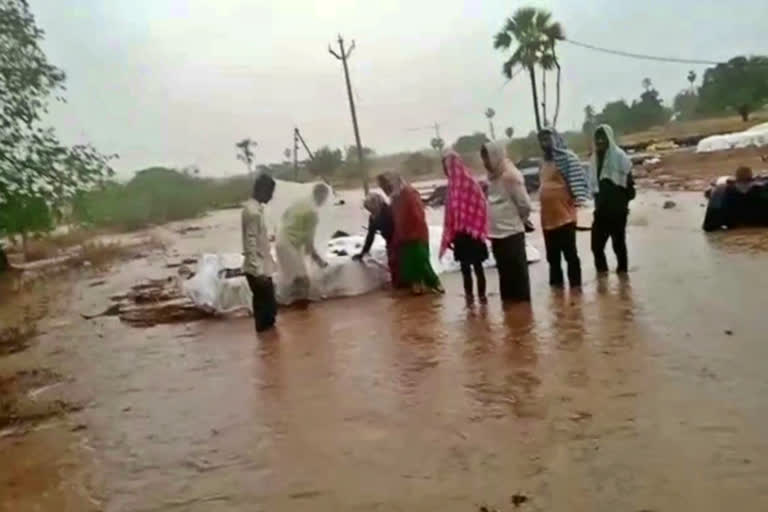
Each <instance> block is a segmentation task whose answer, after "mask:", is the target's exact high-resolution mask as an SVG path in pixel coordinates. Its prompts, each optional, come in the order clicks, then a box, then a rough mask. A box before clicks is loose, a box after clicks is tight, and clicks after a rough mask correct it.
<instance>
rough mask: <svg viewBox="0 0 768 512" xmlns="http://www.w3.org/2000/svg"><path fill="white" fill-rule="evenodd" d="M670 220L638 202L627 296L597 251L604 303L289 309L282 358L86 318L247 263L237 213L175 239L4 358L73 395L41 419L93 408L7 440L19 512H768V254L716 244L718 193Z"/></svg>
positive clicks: (593, 284) (5, 496) (84, 286)
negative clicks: (122, 295) (139, 294)
mask: <svg viewBox="0 0 768 512" xmlns="http://www.w3.org/2000/svg"><path fill="white" fill-rule="evenodd" d="M666 199H668V198H667V197H663V196H661V195H658V194H654V193H646V194H642V195H641V197H640V198H639V200H638V201H637V204H635V205H634V208H633V209H634V211H633V215H632V220H631V223H630V224H631V226H630V229H629V239H630V251H631V253H630V254H631V258H632V260H631V264H630V265H631V268H632V271H631V273H630V276H629V278H628V279H625V280H620V279H618V278H617V277H616V276H615V275H612V276H610V277H609V278H608V279H606V280H604V281H598V280H596V278H595V276H594V271H593V270H592V264H591V258H590V254H589V234H588V233H580V234H579V235H578V236H579V246H580V250H581V255H582V260H583V264H584V271H585V280H586V283H585V286H584V291H583V293H581V294H577V293H569V292H567V291H566V292H561V293H558V292H552V291H550V290H549V288H548V287H547V286H546V279H547V275H546V274H547V267H546V264H545V263H543V262H542V263H539V264H535V265H533V266H531V275H532V285H533V302H532V306H531V307H512V308H509V309H507V310H504V309H502V308H501V306H500V305H499V304H498V298H497V297H496V296H495V295H494V296H492V297H491V301H490V302H491V304H490V305H489V306H488V307H487V308H474V309H467V308H466V307H465V306H464V304H463V299H462V297H461V291H460V290H461V284H460V279H458V276H447V277H445V279H444V283H445V285H446V288H447V294H446V295H445V296H444V297H434V298H410V297H393V296H391V295H390V294H388V293H379V294H374V295H371V296H367V297H362V298H354V299H345V300H336V301H329V302H326V303H323V304H316V305H314V306H313V307H311V308H310V309H309V310H308V311H306V312H303V311H288V312H286V313H284V314H282V315H281V317H280V324H279V330H278V332H277V333H276V334H275V335H273V336H270V337H267V338H265V339H262V340H258V339H257V338H256V337H255V335H254V333H253V330H252V323H251V320H250V319H248V318H234V319H227V320H221V321H206V322H198V323H193V324H186V325H172V326H168V325H166V326H158V327H154V328H151V329H134V328H130V327H127V326H125V325H121V324H120V323H119V321H118V320H117V319H114V318H100V319H96V320H91V321H85V320H82V319H78V317H77V313H78V312H81V311H86V310H92V309H93V308H95V307H97V306H99V305H100V304H103V303H104V302H105V301H106V297H108V296H109V295H110V294H112V293H118V292H121V291H124V290H125V289H126V288H127V286H128V285H130V284H132V283H133V282H135V280H137V279H138V277H139V276H142V277H161V276H163V275H166V274H167V273H169V272H171V271H169V270H166V269H164V268H163V267H164V263H165V261H166V260H167V259H168V258H177V257H182V256H184V255H186V254H192V253H194V252H197V251H200V250H237V248H238V245H237V244H238V243H239V242H238V237H239V226H238V225H237V221H238V213H237V212H231V211H229V212H228V211H225V212H218V213H216V214H215V215H213V216H211V217H209V218H207V219H205V220H204V221H203V222H201V223H198V224H201V225H203V226H204V227H205V226H207V228H206V229H204V230H201V231H195V232H189V233H187V234H186V235H184V236H181V235H178V234H175V232H174V229H176V228H177V226H170V227H168V228H166V229H165V231H164V233H165V236H166V237H167V238H168V239H169V240H170V241H171V242H172V244H173V246H172V248H171V250H170V251H169V252H170V253H171V255H170V256H169V255H163V254H152V255H149V256H148V257H147V258H144V259H140V260H135V261H133V262H130V263H128V264H126V265H123V266H121V267H120V268H118V269H114V270H113V271H112V272H110V273H108V274H107V275H106V281H107V282H106V284H104V285H103V286H98V287H93V288H92V287H90V286H89V285H88V280H82V281H81V282H79V283H77V284H75V285H74V287H73V289H72V291H71V292H68V293H69V295H68V296H67V300H68V302H69V304H70V307H71V310H70V311H69V312H68V313H66V314H62V315H59V316H56V317H52V318H49V319H48V320H47V321H46V322H45V323H44V324H43V325H42V326H41V330H42V331H43V334H42V335H40V336H39V337H38V339H37V340H36V342H35V344H34V345H33V346H32V347H31V348H29V349H28V350H26V351H24V352H22V353H19V354H14V355H12V356H9V357H6V358H0V374H2V371H6V372H7V371H9V370H8V369H9V368H12V367H19V368H20V367H24V366H25V365H26V366H35V367H44V368H46V369H49V370H50V371H52V372H55V373H56V374H57V375H61V376H69V377H68V378H66V379H63V382H62V384H61V385H59V386H57V387H54V388H48V389H43V390H42V391H40V392H39V393H38V394H37V395H35V399H36V400H38V401H46V400H47V401H53V400H55V399H65V400H66V401H67V402H69V403H77V404H80V405H82V407H83V409H82V411H80V412H74V413H71V414H69V415H68V416H66V417H63V418H57V419H54V420H51V421H46V422H41V423H39V424H38V425H37V427H36V428H37V430H33V431H31V432H27V433H26V434H24V435H13V436H8V437H5V438H2V439H0V450H2V453H3V458H2V461H0V498H1V499H0V503H2V504H1V505H0V510H9V511H10V510H14V511H16V510H42V511H47V510H51V511H53V510H57V511H58V510H106V511H177V510H184V511H195V512H196V511H209V510H216V511H246V510H247V511H252V510H312V511H336V510H361V511H362V510H387V511H389V510H408V511H415V510H424V511H432V510H445V511H454V510H455V511H473V510H477V509H478V507H479V506H481V505H486V506H488V507H489V508H490V509H494V508H497V509H499V510H512V509H513V505H511V504H510V500H511V497H512V496H513V495H520V496H524V497H526V498H528V501H527V502H525V503H524V504H522V505H521V507H520V508H519V510H531V511H533V510H537V511H544V510H546V511H560V510H563V511H566V510H567V511H596V510H600V511H602V510H605V511H616V510H628V511H640V510H653V511H662V510H701V511H718V510H724V509H726V508H730V509H734V510H765V509H768V486H766V483H765V482H766V481H768V480H767V478H768V441H766V439H765V436H764V431H765V428H764V426H765V424H766V420H768V402H766V401H765V399H764V397H765V396H766V393H767V392H768V373H767V372H766V371H765V361H766V360H768V344H766V336H765V325H766V324H765V306H764V304H765V299H766V298H768V272H767V271H768V236H766V233H761V232H743V233H727V234H717V235H715V236H705V235H704V234H703V233H702V232H701V231H700V230H699V225H700V222H701V217H702V215H703V209H702V208H701V207H700V203H701V201H700V196H699V195H697V194H694V195H686V194H680V195H676V196H674V200H675V201H677V203H678V206H677V207H676V208H674V209H671V210H664V209H662V207H661V205H662V202H663V201H664V200H666ZM336 211H337V212H339V213H335V214H334V215H336V216H337V218H338V224H340V225H341V226H342V228H343V229H348V230H356V228H357V227H358V226H360V225H362V223H363V221H364V219H363V217H362V215H360V212H359V210H358V209H357V206H354V205H352V204H348V205H347V206H345V207H344V208H340V209H339V210H336ZM531 239H532V241H533V242H534V244H535V245H537V246H538V247H539V248H540V249H543V244H542V241H541V238H540V234H539V233H536V234H534V235H533V236H532V238H531ZM174 252H175V253H176V254H174ZM542 252H543V251H542ZM495 278H496V275H495V273H491V275H490V276H489V282H490V283H491V290H492V291H495V290H496V283H495Z"/></svg>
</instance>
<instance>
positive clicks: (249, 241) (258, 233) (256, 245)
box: [242, 199, 276, 276]
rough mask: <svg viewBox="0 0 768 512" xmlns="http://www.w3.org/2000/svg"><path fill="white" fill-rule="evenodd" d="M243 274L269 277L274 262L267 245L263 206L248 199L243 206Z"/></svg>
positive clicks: (273, 268) (273, 271)
mask: <svg viewBox="0 0 768 512" xmlns="http://www.w3.org/2000/svg"><path fill="white" fill-rule="evenodd" d="M242 219H243V255H244V256H245V258H244V260H243V272H245V273H246V274H250V275H252V276H271V275H272V274H274V273H275V270H276V266H275V260H274V259H273V258H272V250H271V247H270V244H269V232H268V230H267V223H266V219H265V214H264V204H262V203H260V202H258V201H256V200H255V199H249V200H248V201H247V202H246V203H245V206H243V214H242Z"/></svg>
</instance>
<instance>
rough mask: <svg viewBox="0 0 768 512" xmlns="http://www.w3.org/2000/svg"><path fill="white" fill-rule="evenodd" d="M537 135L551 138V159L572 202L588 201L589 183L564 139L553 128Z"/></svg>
mask: <svg viewBox="0 0 768 512" xmlns="http://www.w3.org/2000/svg"><path fill="white" fill-rule="evenodd" d="M539 134H548V135H549V136H550V137H552V159H553V160H554V161H555V165H556V166H557V170H558V171H560V174H561V175H562V176H563V179H564V180H565V184H566V185H568V190H569V191H570V193H571V197H572V198H573V200H574V201H575V202H576V203H582V202H584V201H586V200H588V199H589V182H588V181H587V173H586V172H585V171H584V166H583V165H581V160H580V159H579V157H578V155H576V153H574V152H573V151H571V150H570V149H568V144H567V143H566V142H565V139H564V138H563V136H562V135H560V134H559V133H558V132H557V130H555V129H554V128H544V129H543V130H541V131H540V132H539ZM545 158H546V155H545Z"/></svg>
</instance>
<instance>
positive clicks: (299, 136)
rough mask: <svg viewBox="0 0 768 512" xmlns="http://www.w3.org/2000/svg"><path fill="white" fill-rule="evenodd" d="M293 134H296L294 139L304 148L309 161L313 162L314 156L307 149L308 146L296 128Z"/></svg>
mask: <svg viewBox="0 0 768 512" xmlns="http://www.w3.org/2000/svg"><path fill="white" fill-rule="evenodd" d="M295 134H296V138H297V139H298V140H299V142H301V145H302V146H304V150H305V151H306V152H307V154H308V155H309V159H310V160H314V159H315V155H313V154H312V150H311V149H309V146H307V143H306V142H305V141H304V137H302V136H301V133H300V132H299V129H298V128H296V129H295Z"/></svg>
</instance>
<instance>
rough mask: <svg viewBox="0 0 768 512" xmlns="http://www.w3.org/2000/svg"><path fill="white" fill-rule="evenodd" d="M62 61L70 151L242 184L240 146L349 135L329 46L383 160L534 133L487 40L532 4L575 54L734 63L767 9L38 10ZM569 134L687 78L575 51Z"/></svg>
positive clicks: (748, 0)
mask: <svg viewBox="0 0 768 512" xmlns="http://www.w3.org/2000/svg"><path fill="white" fill-rule="evenodd" d="M30 3H31V5H32V9H33V12H34V13H35V15H36V16H37V21H38V24H39V25H40V26H41V27H42V28H44V29H45V31H46V34H47V35H46V41H45V48H46V51H47V52H48V55H49V58H50V60H51V61H52V62H53V63H54V64H56V65H58V66H59V67H61V68H63V69H64V70H65V71H66V72H67V75H68V81H67V93H66V96H67V99H68V103H67V104H66V105H57V106H56V107H55V108H54V109H53V111H52V122H53V124H54V125H55V126H56V127H57V128H58V129H59V132H60V134H61V136H62V138H64V139H65V140H66V141H67V142H70V143H74V142H82V141H90V142H92V143H94V144H95V145H96V146H97V147H98V148H99V149H100V150H102V151H104V152H110V153H112V152H115V153H119V154H120V160H119V161H118V162H117V164H116V166H115V167H116V169H118V172H120V174H123V175H126V176H127V175H130V173H131V172H132V171H134V170H137V169H140V168H143V167H147V166H151V165H169V166H184V165H193V164H194V165H198V166H200V167H201V169H202V170H203V172H204V173H205V174H208V175H219V176H221V175H228V174H235V173H238V172H241V171H242V169H241V165H242V164H240V163H239V162H238V161H237V160H235V157H234V148H233V145H234V143H235V142H236V141H237V140H240V139H242V138H244V137H251V138H253V139H255V140H257V141H258V143H259V147H258V149H257V151H256V157H257V160H258V161H259V162H268V161H274V160H277V159H279V158H281V155H282V152H283V150H284V149H285V148H286V147H288V146H290V145H291V144H292V129H293V127H294V126H299V128H300V129H301V130H302V133H303V134H304V135H305V137H306V139H307V142H308V143H309V144H310V145H311V146H313V147H319V146H321V145H326V144H329V145H332V146H346V145H349V144H352V143H353V141H354V136H353V132H352V126H351V122H350V117H349V108H348V104H347V98H346V91H345V88H344V78H343V72H342V68H341V63H340V62H339V61H337V60H335V59H334V58H333V57H332V56H331V55H330V54H329V53H328V49H327V48H328V44H329V43H334V41H335V38H336V35H337V34H338V33H342V34H343V35H344V36H345V37H346V38H348V39H355V40H356V42H357V47H356V49H355V51H354V53H353V55H352V58H351V60H350V71H351V75H352V82H353V86H354V88H355V91H356V100H357V102H358V109H359V111H358V117H359V120H360V131H361V136H362V139H363V143H364V144H365V145H367V146H371V147H373V148H374V149H375V150H376V151H377V152H379V153H388V152H395V151H403V150H412V149H419V148H423V147H426V146H427V145H428V142H429V139H430V137H431V136H432V132H431V130H430V129H426V128H425V127H426V126H429V125H431V124H432V123H433V122H438V123H440V125H441V130H442V135H443V137H444V138H445V139H446V140H448V141H449V142H453V141H455V140H456V138H457V137H458V136H459V135H462V134H465V133H470V132H472V131H474V130H487V122H486V120H485V118H484V117H483V112H484V110H485V109H486V108H487V107H493V108H494V109H495V110H496V112H497V117H496V126H497V131H498V132H499V133H501V131H502V130H503V128H504V127H506V126H513V127H514V128H515V130H516V133H518V134H521V133H527V132H528V131H529V130H530V129H531V128H532V127H533V122H534V121H533V111H532V107H531V99H530V88H529V84H528V81H527V79H526V77H525V76H524V75H520V76H519V77H517V78H516V79H515V80H514V81H513V82H512V83H510V84H508V85H506V86H505V85H504V82H505V80H504V78H503V76H502V75H501V65H502V62H503V60H504V55H502V54H501V53H499V52H497V51H495V50H493V47H492V38H493V35H494V34H495V33H496V32H497V31H498V30H499V29H500V28H501V26H502V25H503V22H504V19H505V17H507V16H509V15H510V14H511V13H512V12H513V11H514V9H515V8H517V7H519V6H522V5H536V6H540V7H545V8H548V9H550V10H551V11H552V12H553V14H554V16H555V18H556V19H557V20H559V21H560V22H562V24H563V25H564V27H565V30H566V35H567V36H568V37H570V38H572V39H574V40H576V41H583V42H587V43H591V44H595V45H599V46H604V47H611V48H616V49H622V50H627V51H633V52H641V53H649V54H658V55H668V56H679V57H685V58H696V59H707V60H725V59H728V58H730V57H732V56H734V55H736V54H743V53H762V54H768V37H767V36H766V31H765V27H766V25H768V2H766V1H765V0H731V1H729V2H723V1H720V0H673V1H670V0H646V1H644V2H629V1H624V0H552V1H526V2H516V1H511V0H482V1H478V0H440V1H436V0H418V1H413V0H411V1H404V0H386V1H385V0H373V1H371V0H368V1H363V0H280V1H278V0H273V1H263V0H215V1H214V0H66V1H65V0H30ZM560 57H561V61H562V64H563V68H564V69H563V107H562V114H561V121H560V126H559V127H560V128H561V129H568V128H575V127H578V126H580V125H581V121H582V120H583V109H584V106H585V105H587V104H589V103H591V104H594V105H595V106H598V107H600V106H602V104H603V103H605V102H606V101H608V100H614V99H618V98H626V99H632V98H634V97H636V96H637V95H638V94H639V92H640V90H641V86H640V83H641V80H642V79H643V78H644V77H646V76H647V77H650V78H651V79H652V80H653V82H654V84H655V85H656V87H657V88H658V89H659V90H660V91H661V93H662V95H663V96H664V97H665V98H666V99H667V100H668V101H669V100H670V99H671V98H672V96H673V95H674V94H675V93H676V92H677V91H678V90H680V89H682V88H683V87H685V86H686V79H685V76H686V75H687V73H688V71H689V69H694V70H696V71H697V72H698V73H699V75H701V74H702V72H703V71H704V69H705V68H706V67H705V66H690V65H680V64H666V63H656V62H648V61H639V60H631V59H627V58H622V57H616V56H611V55H604V54H599V53H594V52H591V51H589V50H585V49H582V48H577V47H573V46H570V45H569V44H568V43H563V45H562V48H561V49H560Z"/></svg>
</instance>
